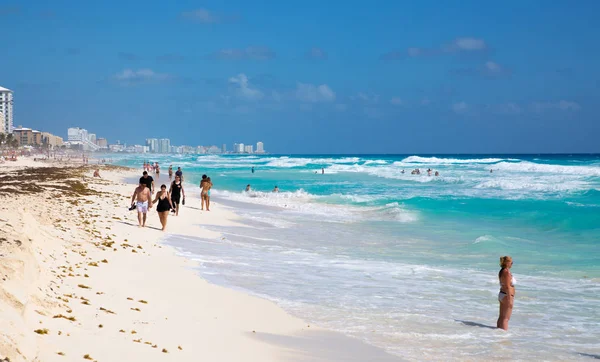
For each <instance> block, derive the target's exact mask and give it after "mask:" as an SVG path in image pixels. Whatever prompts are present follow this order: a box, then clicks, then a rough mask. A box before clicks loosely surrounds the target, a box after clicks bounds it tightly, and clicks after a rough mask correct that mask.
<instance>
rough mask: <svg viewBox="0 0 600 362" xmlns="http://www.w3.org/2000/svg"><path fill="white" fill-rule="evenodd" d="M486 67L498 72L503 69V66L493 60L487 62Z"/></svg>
mask: <svg viewBox="0 0 600 362" xmlns="http://www.w3.org/2000/svg"><path fill="white" fill-rule="evenodd" d="M485 69H487V70H488V71H490V72H493V73H498V72H501V71H502V67H501V66H500V65H498V63H495V62H492V61H487V62H485Z"/></svg>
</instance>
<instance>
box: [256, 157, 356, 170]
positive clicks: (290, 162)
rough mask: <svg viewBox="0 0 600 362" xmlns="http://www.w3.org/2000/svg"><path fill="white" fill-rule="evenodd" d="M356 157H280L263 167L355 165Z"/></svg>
mask: <svg viewBox="0 0 600 362" xmlns="http://www.w3.org/2000/svg"><path fill="white" fill-rule="evenodd" d="M359 161H360V158H358V157H343V158H295V157H294V158H291V157H280V158H277V159H273V160H270V161H269V162H268V163H267V164H266V165H265V166H267V167H281V168H292V167H302V166H306V165H309V164H312V165H325V164H344V163H355V162H359Z"/></svg>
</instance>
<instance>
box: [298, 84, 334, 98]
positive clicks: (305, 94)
mask: <svg viewBox="0 0 600 362" xmlns="http://www.w3.org/2000/svg"><path fill="white" fill-rule="evenodd" d="M296 98H298V99H299V100H301V101H304V102H313V103H316V102H333V101H334V100H335V92H334V91H333V90H331V88H329V86H328V85H327V84H321V85H318V86H316V85H313V84H305V83H298V86H297V87H296Z"/></svg>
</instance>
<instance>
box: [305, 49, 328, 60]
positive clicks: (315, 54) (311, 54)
mask: <svg viewBox="0 0 600 362" xmlns="http://www.w3.org/2000/svg"><path fill="white" fill-rule="evenodd" d="M306 57H307V58H309V59H318V60H324V59H327V52H325V50H323V49H321V48H317V47H313V48H310V49H309V50H308V51H307V52H306Z"/></svg>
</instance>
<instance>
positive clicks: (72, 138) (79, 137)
mask: <svg viewBox="0 0 600 362" xmlns="http://www.w3.org/2000/svg"><path fill="white" fill-rule="evenodd" d="M92 134H93V133H92ZM93 135H94V137H96V135H95V134H93ZM67 139H68V142H69V144H70V145H76V146H77V145H81V148H82V149H83V150H84V151H96V150H98V149H99V148H100V147H98V145H97V144H96V143H95V142H91V141H90V136H89V134H88V131H87V129H84V128H79V127H71V128H69V129H68V130H67Z"/></svg>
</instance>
